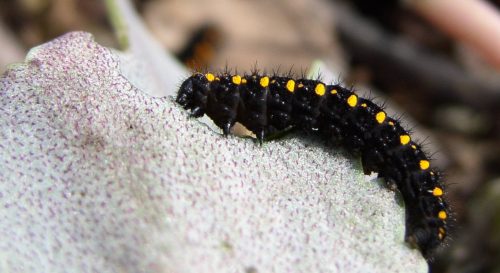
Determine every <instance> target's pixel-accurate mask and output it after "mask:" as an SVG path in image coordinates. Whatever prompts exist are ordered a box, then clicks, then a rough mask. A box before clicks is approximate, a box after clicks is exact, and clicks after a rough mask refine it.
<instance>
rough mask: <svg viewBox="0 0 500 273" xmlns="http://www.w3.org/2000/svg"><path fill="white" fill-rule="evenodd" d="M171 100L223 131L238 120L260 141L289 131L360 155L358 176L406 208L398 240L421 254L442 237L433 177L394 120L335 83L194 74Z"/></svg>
mask: <svg viewBox="0 0 500 273" xmlns="http://www.w3.org/2000/svg"><path fill="white" fill-rule="evenodd" d="M176 101H177V102H178V103H179V104H180V105H182V106H183V107H184V108H185V109H189V110H191V114H192V116H195V117H200V116H202V115H204V114H206V115H208V116H209V117H210V118H211V119H212V120H213V121H214V122H215V124H216V125H217V126H218V127H220V128H222V130H223V132H224V134H229V132H230V128H231V127H232V126H233V125H234V124H235V123H236V122H239V123H241V124H243V125H244V126H245V127H247V128H248V129H249V130H251V131H252V132H254V133H255V135H256V136H257V138H258V139H259V140H260V141H262V140H264V139H265V138H266V137H267V136H270V135H272V134H275V133H277V132H280V131H282V130H285V129H287V128H291V127H295V128H299V129H301V130H304V131H307V132H313V133H315V134H319V135H320V136H322V137H323V138H325V139H326V140H332V141H335V142H338V143H340V144H342V145H343V146H344V147H346V148H347V149H348V150H349V151H351V152H353V153H355V154H359V155H361V158H362V164H363V169H364V172H365V173H367V174H369V173H371V172H377V173H378V174H379V176H380V177H383V178H384V179H385V181H386V182H387V183H388V184H390V185H394V186H396V187H397V189H398V190H399V191H400V192H401V195H402V197H403V199H404V202H405V204H406V206H405V207H406V236H405V239H406V241H407V242H409V243H410V244H411V245H412V246H414V247H418V248H419V249H420V250H421V252H422V253H423V255H424V256H425V257H429V256H430V255H431V253H432V252H433V250H434V249H435V248H436V247H437V246H439V245H440V244H441V242H443V240H444V239H445V237H446V234H447V227H448V225H447V220H448V217H449V216H448V215H449V211H448V210H449V209H448V206H447V204H446V202H445V201H444V199H443V193H444V188H443V185H442V183H441V182H440V174H439V172H438V171H437V170H435V169H434V168H432V167H431V164H430V160H429V158H428V156H427V155H426V154H425V153H424V152H423V151H422V149H421V147H420V146H419V145H418V144H416V143H415V142H414V141H413V140H412V139H411V136H410V134H409V132H408V131H406V130H405V129H404V128H403V127H402V126H401V125H400V123H399V122H398V121H397V120H395V119H392V118H391V117H388V116H387V114H386V113H385V112H384V110H383V109H382V108H381V107H379V106H378V105H377V104H375V103H373V102H372V101H370V100H368V99H364V98H361V97H358V96H357V95H356V94H355V93H354V92H352V91H351V90H349V89H346V88H344V87H342V86H340V85H326V84H324V83H322V82H320V81H317V80H309V79H297V80H294V79H292V78H291V77H286V76H285V77H283V76H265V75H260V74H258V73H253V74H251V75H243V76H242V75H230V74H227V73H225V74H221V75H214V74H212V73H207V74H202V73H196V74H194V75H192V76H191V77H189V78H188V79H187V80H185V81H184V82H183V83H182V85H181V87H180V90H179V93H178V95H177V99H176Z"/></svg>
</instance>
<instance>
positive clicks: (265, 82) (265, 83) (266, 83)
mask: <svg viewBox="0 0 500 273" xmlns="http://www.w3.org/2000/svg"><path fill="white" fill-rule="evenodd" d="M260 86H262V87H267V86H269V77H267V76H266V77H262V78H260Z"/></svg>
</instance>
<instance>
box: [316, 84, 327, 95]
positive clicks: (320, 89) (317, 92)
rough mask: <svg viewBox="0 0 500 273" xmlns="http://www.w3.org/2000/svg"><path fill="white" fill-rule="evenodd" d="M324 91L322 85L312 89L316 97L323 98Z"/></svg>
mask: <svg viewBox="0 0 500 273" xmlns="http://www.w3.org/2000/svg"><path fill="white" fill-rule="evenodd" d="M325 91H326V89H325V85H324V84H322V83H318V84H317V85H316V88H314V92H316V95H318V96H323V95H324V94H325Z"/></svg>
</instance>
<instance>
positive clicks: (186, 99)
mask: <svg viewBox="0 0 500 273" xmlns="http://www.w3.org/2000/svg"><path fill="white" fill-rule="evenodd" d="M195 81H196V75H193V76H191V77H189V78H188V79H187V80H185V81H184V82H183V83H182V85H181V87H180V88H179V92H177V98H176V99H175V101H176V102H177V103H178V104H180V105H182V106H183V107H184V108H190V106H192V104H193V102H194V92H195V90H194V82H195Z"/></svg>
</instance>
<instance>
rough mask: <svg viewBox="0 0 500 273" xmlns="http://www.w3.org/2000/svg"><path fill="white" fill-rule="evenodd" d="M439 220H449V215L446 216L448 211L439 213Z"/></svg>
mask: <svg viewBox="0 0 500 273" xmlns="http://www.w3.org/2000/svg"><path fill="white" fill-rule="evenodd" d="M438 218H439V219H441V220H446V218H448V215H447V214H446V211H444V210H441V211H439V212H438Z"/></svg>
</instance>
